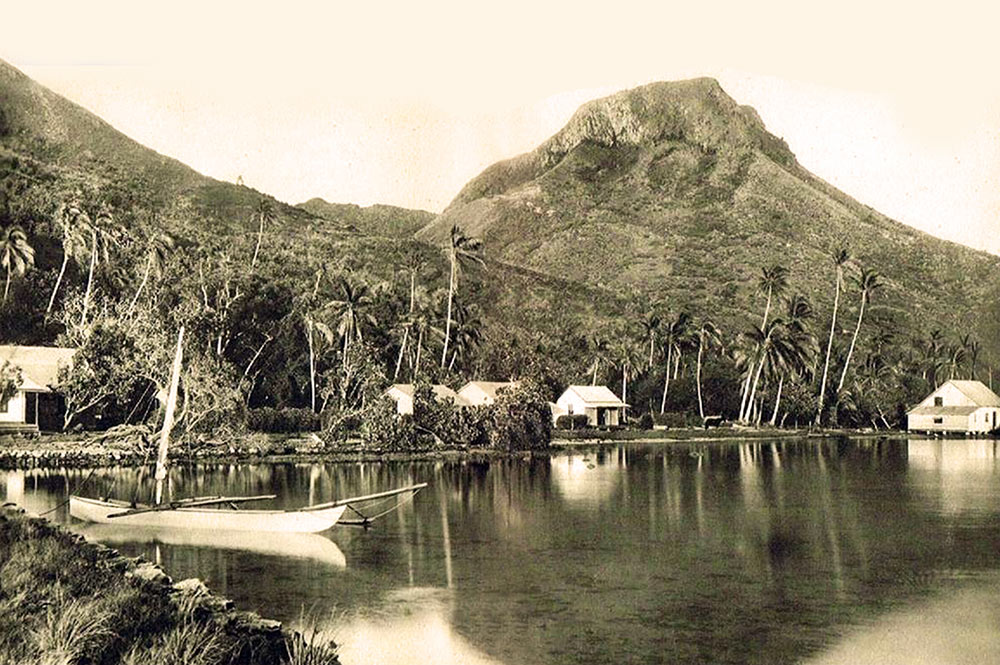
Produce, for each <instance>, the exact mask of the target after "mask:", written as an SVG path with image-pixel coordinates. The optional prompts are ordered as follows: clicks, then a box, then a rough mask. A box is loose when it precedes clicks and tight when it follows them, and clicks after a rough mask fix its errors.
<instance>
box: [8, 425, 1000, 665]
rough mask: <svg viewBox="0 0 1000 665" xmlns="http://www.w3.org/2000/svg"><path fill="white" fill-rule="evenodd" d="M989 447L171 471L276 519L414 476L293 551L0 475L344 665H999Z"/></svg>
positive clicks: (272, 538) (72, 479) (968, 444)
mask: <svg viewBox="0 0 1000 665" xmlns="http://www.w3.org/2000/svg"><path fill="white" fill-rule="evenodd" d="M997 452H998V442H995V441H992V440H958V441H942V440H911V441H905V440H878V439H862V440H848V439H824V440H816V439H809V440H805V439H802V440H792V439H787V438H786V439H780V440H773V441H768V440H754V441H752V442H742V443H741V442H713V443H710V444H707V443H697V442H693V443H685V444H662V443H628V444H619V445H607V446H575V447H572V448H568V449H565V450H561V451H557V452H554V453H553V454H551V455H541V456H533V457H525V458H511V459H508V458H501V459H493V460H490V461H469V460H464V461H463V460H453V461H418V462H382V463H372V462H366V463H341V464H321V463H317V464H291V463H288V464H269V463H261V464H238V465H229V464H226V465H219V464H206V465H198V466H177V467H175V468H173V469H172V470H171V479H170V480H171V485H172V489H173V492H174V493H175V494H176V495H178V496H192V495H206V494H264V493H276V494H278V495H279V499H278V500H276V502H275V504H274V505H275V506H284V507H292V506H298V505H302V504H304V503H309V502H321V501H326V500H329V499H331V498H335V497H339V496H349V495H358V494H366V493H371V492H376V491H380V490H383V489H387V488H391V487H396V486H401V485H405V484H411V483H415V482H429V483H430V487H428V488H427V489H426V490H424V491H423V492H421V493H420V494H418V495H417V496H416V498H415V499H414V500H413V501H412V502H411V503H408V504H406V505H405V506H404V507H403V508H402V509H401V510H399V511H397V512H396V513H392V514H390V515H388V516H387V517H386V518H384V519H383V520H380V521H379V522H378V523H377V524H376V526H375V528H373V529H372V530H370V531H367V532H365V531H362V530H359V529H354V528H349V527H337V528H335V529H333V530H331V531H329V532H326V533H323V534H318V535H308V536H305V535H303V536H287V535H281V534H259V535H257V534H232V533H230V534H225V533H219V534H217V533H211V534H193V533H191V532H181V533H176V532H175V533H170V532H144V531H138V530H135V529H131V530H122V529H116V528H114V527H95V526H85V525H82V524H81V523H76V522H73V521H72V520H71V519H70V518H69V515H68V507H67V506H65V505H62V504H63V502H64V501H65V499H66V497H67V495H68V493H69V492H70V491H71V490H73V491H77V489H78V488H79V486H80V485H81V484H83V483H84V482H85V481H86V486H85V488H84V489H83V490H82V491H83V493H85V494H88V495H99V494H104V493H109V494H112V495H115V496H118V497H129V496H132V495H133V494H134V493H135V492H136V491H137V488H138V472H137V471H136V470H135V469H125V468H106V469H97V470H96V471H94V472H92V473H91V472H90V471H87V470H83V471H80V470H66V471H64V470H30V471H9V472H0V496H5V497H6V500H8V501H16V502H18V503H19V504H21V505H22V506H24V507H25V508H26V509H28V510H29V511H30V512H34V513H41V512H44V511H52V512H51V513H50V514H49V517H50V518H51V519H54V520H55V521H57V522H62V523H65V524H68V525H69V526H70V527H71V528H74V529H76V530H78V531H81V532H83V533H85V534H87V535H88V537H90V538H94V539H97V540H101V541H103V542H107V543H108V544H110V545H112V546H114V547H116V548H117V549H119V550H121V551H122V552H123V553H125V554H128V555H131V556H138V555H142V556H144V557H146V558H148V559H150V560H153V561H157V562H159V563H161V564H162V565H163V566H164V568H165V569H166V570H167V571H168V573H170V574H171V575H172V576H173V577H174V578H175V579H183V578H185V577H199V578H201V579H203V580H205V581H206V582H207V583H208V584H209V586H210V587H211V588H212V589H213V590H214V591H216V592H218V593H220V594H222V595H224V596H228V597H229V598H232V599H233V600H234V601H236V603H237V605H238V606H240V607H241V608H245V609H252V610H255V611H257V612H259V613H261V614H262V615H264V616H267V617H270V618H275V619H279V620H282V621H285V622H288V623H291V624H293V625H295V626H298V627H307V628H310V629H315V630H317V631H319V632H320V633H321V634H323V635H325V636H328V637H331V638H333V639H335V640H336V641H337V642H338V644H340V645H341V649H340V650H341V661H342V662H343V663H344V664H345V665H351V664H352V663H375V662H378V663H400V664H409V663H425V662H429V661H430V662H439V663H455V664H457V663H497V664H508V665H515V664H521V663H525V664H528V665H533V664H537V665H549V664H562V663H593V662H630V663H661V662H667V663H815V664H824V665H827V664H834V663H844V664H847V663H865V662H871V663H886V662H917V663H921V662H927V663H931V662H933V663H948V662H954V663H969V662H973V663H974V662H1000V464H998V461H997ZM53 509H54V510H53ZM921 659H922V660H921Z"/></svg>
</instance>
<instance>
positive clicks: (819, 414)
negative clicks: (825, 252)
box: [816, 266, 841, 427]
mask: <svg viewBox="0 0 1000 665" xmlns="http://www.w3.org/2000/svg"><path fill="white" fill-rule="evenodd" d="M840 276H841V269H840V266H837V285H836V286H837V291H836V293H835V294H834V296H833V318H832V319H831V320H830V339H829V340H828V341H827V343H826V361H825V362H824V363H823V379H822V381H821V382H820V384H819V408H818V409H816V427H819V426H820V425H822V424H823V399H824V397H826V374H827V372H828V371H829V369H830V351H831V350H832V349H833V333H834V331H835V330H836V328H837V307H838V306H839V305H840Z"/></svg>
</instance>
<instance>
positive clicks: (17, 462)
mask: <svg viewBox="0 0 1000 665" xmlns="http://www.w3.org/2000/svg"><path fill="white" fill-rule="evenodd" d="M554 434H555V435H556V436H555V437H554V438H553V440H552V444H551V446H550V448H549V449H548V450H534V451H523V452H508V451H503V450H496V449H492V448H446V449H436V450H414V451H379V450H372V449H365V448H363V447H361V446H359V445H352V444H351V442H348V444H347V445H345V446H339V447H330V446H326V445H321V444H318V443H317V440H316V439H315V438H312V437H309V436H308V435H301V434H298V435H272V436H266V435H265V436H262V435H249V436H248V437H247V438H246V442H245V443H244V444H242V445H240V446H239V448H237V447H234V446H232V445H226V444H217V445H211V446H206V447H202V448H199V449H197V450H193V451H178V452H177V453H175V454H172V455H171V460H172V463H173V464H201V463H207V464H232V463H243V462H269V463H283V462H293V463H296V462H297V463H308V462H333V463H340V462H396V461H403V462H410V461H437V460H467V461H486V460H490V459H498V458H511V457H515V458H516V457H524V458H530V457H532V456H538V455H548V454H551V453H552V452H558V451H560V450H566V449H572V448H574V447H577V446H593V445H614V444H619V443H653V444H663V445H672V444H687V443H700V444H705V443H720V444H722V443H733V442H739V441H757V440H768V439H802V438H805V439H830V438H838V437H847V438H851V439H912V438H918V439H924V438H928V437H926V436H925V435H923V434H910V433H907V432H901V431H898V430H891V431H884V432H883V431H856V430H832V429H831V430H765V429H760V430H756V429H739V430H733V429H712V430H704V429H700V428H689V429H670V430H610V431H594V430H577V431H575V432H574V431H561V430H559V431H556V432H554ZM103 440H104V439H103V437H102V434H101V433H99V432H95V433H92V434H89V435H86V436H84V437H83V438H78V437H74V438H67V435H63V434H59V435H44V434H43V435H41V436H40V437H35V438H24V437H17V438H15V437H8V438H5V439H3V440H0V470H16V469H33V468H43V469H45V468H74V469H80V468H94V467H116V466H117V467H122V466H124V467H139V466H144V465H148V464H152V458H151V457H150V455H149V454H147V453H143V452H140V451H139V450H137V449H136V448H135V447H127V446H121V445H113V444H111V445H109V444H106V443H103V444H101V443H98V441H103Z"/></svg>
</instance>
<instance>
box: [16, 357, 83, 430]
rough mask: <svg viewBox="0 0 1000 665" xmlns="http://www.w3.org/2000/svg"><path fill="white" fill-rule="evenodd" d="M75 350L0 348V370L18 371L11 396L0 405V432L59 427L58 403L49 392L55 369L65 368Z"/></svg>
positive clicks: (55, 377)
mask: <svg viewBox="0 0 1000 665" xmlns="http://www.w3.org/2000/svg"><path fill="white" fill-rule="evenodd" d="M75 352H76V349H65V348H59V347H53V346H0V367H3V366H4V365H5V364H7V363H9V364H10V365H11V366H13V367H16V368H18V369H20V370H21V384H20V386H18V388H17V391H16V392H15V393H14V395H13V396H12V397H10V398H8V399H7V400H5V401H3V402H0V431H7V432H9V431H13V432H37V431H38V430H39V429H40V428H41V429H47V430H52V429H60V428H61V427H62V408H63V407H62V401H61V399H60V398H59V396H58V395H56V394H55V393H53V391H52V386H55V385H56V384H57V383H58V382H59V370H60V368H62V367H69V366H70V365H71V364H72V362H73V354H74V353H75Z"/></svg>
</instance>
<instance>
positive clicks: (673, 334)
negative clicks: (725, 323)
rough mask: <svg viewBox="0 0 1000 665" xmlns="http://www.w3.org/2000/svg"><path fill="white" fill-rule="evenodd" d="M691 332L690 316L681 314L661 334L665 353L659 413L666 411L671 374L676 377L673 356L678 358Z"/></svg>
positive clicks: (676, 365)
mask: <svg viewBox="0 0 1000 665" xmlns="http://www.w3.org/2000/svg"><path fill="white" fill-rule="evenodd" d="M690 332H691V315H690V314H688V313H687V312H681V313H680V314H678V315H677V318H675V319H674V320H673V321H670V322H669V323H668V324H667V327H666V328H665V329H664V332H663V346H664V349H665V350H666V353H667V365H666V372H665V376H664V379H663V397H662V399H660V413H664V412H665V411H666V409H667V392H668V391H669V390H670V378H671V373H673V374H674V376H676V374H677V367H678V363H677V362H675V355H676V356H678V357H679V355H680V352H681V347H682V345H683V344H684V343H685V342H686V341H687V339H688V336H689V334H690Z"/></svg>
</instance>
